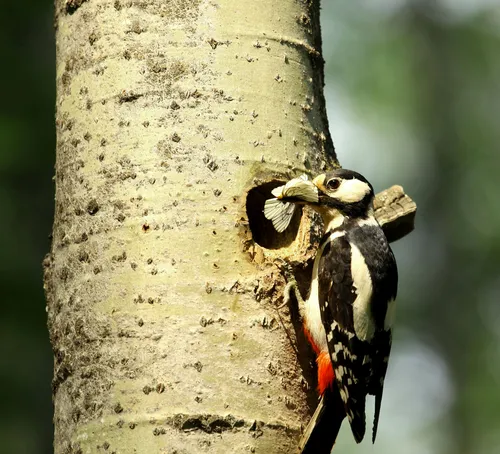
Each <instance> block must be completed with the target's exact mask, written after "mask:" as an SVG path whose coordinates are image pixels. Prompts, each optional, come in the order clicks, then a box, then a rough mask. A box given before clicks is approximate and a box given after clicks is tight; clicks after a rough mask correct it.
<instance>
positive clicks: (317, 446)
mask: <svg viewBox="0 0 500 454" xmlns="http://www.w3.org/2000/svg"><path fill="white" fill-rule="evenodd" d="M344 418H345V410H344V404H343V402H342V399H341V398H340V394H339V392H338V390H337V387H336V386H334V387H333V389H329V390H327V391H326V392H325V394H324V395H323V396H322V397H321V399H320V401H319V404H318V406H317V407H316V411H315V412H314V415H313V416H312V418H311V420H310V421H309V424H308V425H307V428H306V430H305V432H304V434H303V436H302V439H301V440H300V443H299V452H300V453H301V454H330V452H331V451H332V449H333V445H334V444H335V441H336V440H337V435H338V433H339V430H340V426H341V425H342V421H343V420H344Z"/></svg>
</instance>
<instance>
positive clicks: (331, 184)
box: [326, 178, 340, 191]
mask: <svg viewBox="0 0 500 454" xmlns="http://www.w3.org/2000/svg"><path fill="white" fill-rule="evenodd" d="M339 186H340V180H339V179H337V178H332V179H331V180H328V181H327V182H326V187H327V188H328V189H331V190H332V191H335V189H338V188H339Z"/></svg>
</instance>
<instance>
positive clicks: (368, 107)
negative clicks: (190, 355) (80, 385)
mask: <svg viewBox="0 0 500 454" xmlns="http://www.w3.org/2000/svg"><path fill="white" fill-rule="evenodd" d="M52 4H53V3H52V1H51V0H50V1H49V0H37V1H35V0H27V2H16V3H14V2H10V3H9V5H8V6H4V7H3V13H2V14H1V15H0V25H1V26H0V49H1V55H2V68H3V70H2V71H1V75H0V80H1V81H2V87H3V92H2V102H1V104H0V203H1V206H2V210H1V214H0V219H1V221H2V222H0V250H1V251H2V252H1V254H2V255H1V256H2V261H1V263H2V272H1V273H0V289H1V290H2V297H3V298H2V303H3V304H2V315H1V316H0V323H1V326H0V345H1V346H2V349H3V350H4V351H3V352H2V354H0V393H1V394H0V399H1V400H0V402H1V405H2V409H1V411H0V418H1V419H2V420H1V423H0V452H2V453H3V452H5V453H15V454H17V453H19V454H24V453H29V454H42V453H50V452H52V445H51V444H52V421H51V420H52V406H51V390H50V380H51V374H52V357H51V349H50V345H49V342H48V335H47V330H46V314H45V302H44V298H43V292H42V276H41V261H42V259H43V256H44V254H45V253H46V252H47V251H48V248H49V240H48V235H49V234H50V229H51V223H52V215H53V184H52V175H53V165H54V150H55V133H54V125H53V119H54V96H55V69H54V58H55V56H54V39H53V11H52V8H53V6H52ZM322 22H323V37H324V38H323V45H324V57H325V60H326V62H327V64H326V69H327V86H326V95H327V102H328V112H329V116H330V127H331V131H332V135H333V138H334V141H335V145H336V148H337V153H338V156H339V159H340V161H341V163H342V165H343V166H344V167H348V168H354V169H356V170H358V171H360V172H361V173H363V174H364V175H365V176H366V177H368V178H369V179H370V180H371V181H372V183H373V184H374V186H375V188H376V189H377V190H381V189H384V188H385V187H387V186H390V185H392V184H394V183H399V184H402V185H403V186H404V187H405V189H406V191H407V192H408V193H409V194H410V195H411V196H412V197H413V198H414V199H415V200H416V201H417V202H418V206H419V211H418V217H417V230H416V231H415V232H414V233H412V234H411V235H410V236H409V237H407V238H405V239H403V240H401V241H399V242H398V243H396V244H395V245H394V249H395V253H396V256H397V258H398V262H399V268H400V275H401V285H400V297H399V300H398V304H399V308H398V311H399V312H398V324H397V331H396V336H395V337H396V339H395V346H394V349H393V355H392V358H391V363H390V367H389V372H388V378H387V381H386V383H387V386H386V391H385V395H384V404H383V406H382V415H381V423H380V427H379V435H378V440H377V444H376V445H375V446H374V447H372V445H371V444H370V443H369V441H365V443H363V444H362V445H360V446H355V444H354V442H353V441H352V437H351V435H350V433H349V429H348V427H347V425H346V424H345V425H344V428H343V429H342V433H341V436H340V439H339V442H338V444H337V448H336V450H335V452H340V453H347V454H349V453H357V454H365V453H371V454H376V453H385V454H391V453H394V454H396V453H398V454H399V453H404V454H406V453H410V454H452V453H453V454H466V453H467V454H478V453H479V454H490V453H491V454H498V453H500V301H499V299H500V273H499V270H500V266H499V265H500V263H499V262H500V201H499V199H500V178H499V177H498V176H497V175H498V174H499V172H500V149H499V145H498V144H499V143H500V96H499V95H500V2H499V1H498V0H475V1H474V0H441V1H437V0H436V1H431V0H428V1H426V0H421V1H419V0H412V1H410V0H408V1H404V0H399V1H398V0H371V1H368V0H366V1H361V0H359V1H350V0H342V1H341V0H338V1H334V0H323V11H322Z"/></svg>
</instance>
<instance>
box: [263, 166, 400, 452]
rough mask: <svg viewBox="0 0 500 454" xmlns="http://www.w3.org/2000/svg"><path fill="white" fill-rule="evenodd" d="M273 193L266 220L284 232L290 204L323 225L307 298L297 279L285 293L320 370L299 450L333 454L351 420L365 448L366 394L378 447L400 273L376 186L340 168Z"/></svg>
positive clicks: (286, 186)
mask: <svg viewBox="0 0 500 454" xmlns="http://www.w3.org/2000/svg"><path fill="white" fill-rule="evenodd" d="M305 181H306V183H305ZM273 195H275V196H276V197H275V198H274V199H270V201H269V203H268V204H267V203H266V207H265V209H264V214H265V216H266V217H268V219H271V220H272V221H273V224H274V223H275V222H276V225H278V227H279V228H281V229H283V226H284V221H283V219H285V220H286V221H288V217H289V213H290V211H291V210H290V206H291V205H308V206H310V207H311V208H312V209H313V210H315V211H317V212H318V213H319V214H320V215H321V218H322V220H323V224H324V235H323V237H322V239H321V241H320V243H319V246H318V250H317V253H316V256H315V259H314V264H313V270H312V276H311V285H310V288H309V294H308V297H307V298H306V299H305V300H304V299H303V298H302V296H301V294H300V291H299V289H298V286H297V282H296V281H295V279H294V278H293V276H292V277H291V278H290V279H289V281H288V283H287V285H286V287H285V302H289V301H290V300H291V299H292V295H294V296H295V299H296V300H297V303H298V306H299V314H300V316H301V318H302V321H303V325H304V332H305V335H306V338H307V339H308V341H309V342H310V344H311V346H312V348H313V350H314V352H315V354H316V362H317V366H318V367H317V370H318V392H319V396H320V399H319V404H318V406H317V408H316V411H315V413H314V415H313V417H312V418H311V420H310V422H309V424H308V426H307V428H306V430H305V432H304V434H303V436H302V440H301V441H300V444H299V451H300V452H301V453H303V454H310V453H315V454H321V453H330V452H331V450H332V449H333V446H334V444H335V441H336V438H337V434H338V431H339V430H340V427H341V424H342V421H343V420H344V418H345V417H347V420H348V421H349V424H350V428H351V431H352V434H353V436H354V440H355V441H356V442H357V443H360V442H361V441H362V440H363V438H364V436H365V431H366V416H365V402H366V396H367V395H373V396H375V413H374V420H373V429H372V442H373V443H374V442H375V439H376V436H377V429H378V422H379V417H380V408H381V402H382V393H383V388H384V379H385V375H386V372H387V365H388V360H389V355H390V351H391V343H392V327H393V322H394V315H395V307H396V305H395V304H396V296H397V287H398V270H397V265H396V260H395V257H394V254H393V252H392V250H391V248H390V246H389V242H388V241H387V238H386V236H385V234H384V232H383V230H382V228H381V227H380V225H379V224H378V222H377V220H376V219H375V216H374V210H373V199H374V191H373V186H372V185H371V184H370V183H369V182H368V180H367V179H366V178H365V177H364V176H362V175H361V174H359V173H357V172H355V171H353V170H347V169H341V168H339V169H335V170H333V171H330V172H327V173H323V174H321V175H318V176H317V177H316V178H314V179H313V180H312V181H310V180H307V179H306V178H305V177H301V178H297V179H295V180H291V181H289V182H288V183H287V184H286V185H285V186H283V187H281V188H277V189H275V190H274V191H273ZM280 204H282V205H280ZM280 206H282V207H283V208H282V209H281V211H280ZM285 223H286V222H285ZM285 228H286V227H285Z"/></svg>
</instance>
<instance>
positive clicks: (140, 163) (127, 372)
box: [44, 0, 335, 453]
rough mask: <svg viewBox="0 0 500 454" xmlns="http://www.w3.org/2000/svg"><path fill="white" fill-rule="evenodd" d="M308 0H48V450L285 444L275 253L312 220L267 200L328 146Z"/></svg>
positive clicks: (305, 241)
mask: <svg viewBox="0 0 500 454" xmlns="http://www.w3.org/2000/svg"><path fill="white" fill-rule="evenodd" d="M318 3H319V2H318V1H314V0H302V1H297V0H280V1H275V2H271V1H267V0H254V1H252V2H248V1H246V0H219V1H217V2H215V1H209V0H183V1H182V0H177V1H168V2H163V1H159V0H145V1H135V0H130V1H123V0H89V1H86V0H66V1H60V0H56V26H57V116H56V123H57V161H56V178H55V180H56V214H55V221H54V230H53V244H52V250H51V253H50V254H49V255H48V256H47V258H46V260H45V263H44V265H45V273H46V274H45V288H46V294H47V301H48V323H49V330H50V336H51V341H52V345H53V349H54V355H55V366H54V381H53V393H54V405H55V416H54V424H55V452H56V453H80V452H81V453H86V452H98V451H99V452H102V450H104V451H108V452H116V453H128V452H130V453H132V452H141V453H156V452H167V453H173V452H177V453H196V452H220V453H240V452H241V453H243V452H257V453H290V452H293V451H294V450H295V449H296V446H297V442H298V439H299V437H300V432H301V426H302V425H303V424H305V423H306V422H307V419H308V414H309V413H310V408H309V406H308V404H307V396H308V393H307V392H305V390H306V389H307V388H310V386H308V383H307V382H306V381H304V378H303V374H304V375H305V376H306V377H307V374H308V373H309V364H308V363H306V364H299V362H298V361H299V360H298V358H297V353H296V351H295V347H296V338H295V334H296V332H298V330H297V329H294V327H292V326H291V325H290V324H289V323H288V320H289V317H288V316H287V315H288V314H287V310H285V309H280V310H278V309H277V305H278V304H279V303H280V302H281V301H282V299H281V288H282V280H281V277H280V273H279V270H278V268H277V267H276V266H275V265H274V262H275V259H277V258H288V259H293V258H294V257H295V258H297V259H298V258H301V257H302V256H303V255H304V253H305V252H307V251H308V246H309V245H310V243H311V239H312V235H313V234H315V233H316V232H315V230H314V228H312V227H310V224H309V223H307V222H306V223H302V224H301V226H300V228H299V222H298V220H296V222H295V223H294V225H293V226H292V228H291V229H290V230H291V232H289V233H287V234H285V235H278V234H276V233H275V232H273V230H272V229H271V228H268V227H269V225H268V224H264V220H263V217H262V213H261V210H262V204H263V198H265V197H266V194H268V193H269V191H270V190H271V188H272V187H274V186H276V185H278V184H279V181H278V180H285V179H287V178H290V177H293V176H298V175H300V174H301V173H303V172H304V171H308V172H311V173H312V174H315V173H317V172H318V171H319V170H320V169H322V168H324V167H325V166H331V165H332V164H334V163H335V154H334V151H333V146H332V143H331V140H330V137H329V133H328V125H327V120H326V114H325V108H324V99H323V93H322V89H323V60H322V58H321V40H320V29H319V4H318ZM251 189H252V190H251ZM250 190H251V191H250ZM249 191H250V192H249ZM299 344H300V342H299ZM309 394H310V393H309ZM310 402H311V401H309V403H310Z"/></svg>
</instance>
